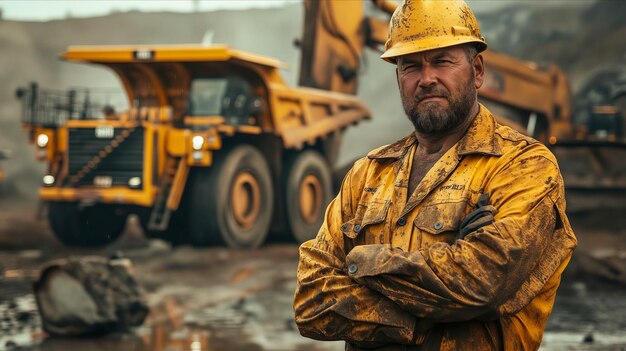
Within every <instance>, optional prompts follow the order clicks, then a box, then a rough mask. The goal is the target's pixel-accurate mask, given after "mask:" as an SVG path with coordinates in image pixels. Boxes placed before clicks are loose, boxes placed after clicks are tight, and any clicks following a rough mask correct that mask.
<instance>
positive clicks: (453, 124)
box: [401, 72, 476, 135]
mask: <svg viewBox="0 0 626 351" xmlns="http://www.w3.org/2000/svg"><path fill="white" fill-rule="evenodd" d="M472 73H473V72H472ZM473 78H474V77H473V74H472V79H470V80H469V84H468V86H467V87H466V88H465V89H463V91H461V93H460V94H459V98H458V100H455V99H451V97H450V94H442V93H440V92H436V91H435V89H424V90H423V92H422V94H425V95H426V94H433V93H436V94H437V95H441V96H444V97H445V98H446V99H448V103H449V108H447V109H441V108H440V107H439V105H438V104H437V103H434V102H433V103H426V104H425V105H423V106H422V109H421V110H422V111H421V112H420V111H419V110H418V101H419V97H416V98H413V99H412V101H405V99H404V95H403V94H401V96H402V106H403V107H404V112H405V113H406V115H407V117H409V120H410V121H411V123H413V127H415V130H416V131H417V132H418V133H421V134H429V135H441V134H445V133H447V132H449V131H452V130H454V129H455V128H457V127H458V126H459V125H461V124H463V122H465V121H466V120H467V119H468V118H470V116H469V113H470V111H471V109H472V106H473V104H474V101H475V99H476V87H475V86H474V79H473Z"/></svg>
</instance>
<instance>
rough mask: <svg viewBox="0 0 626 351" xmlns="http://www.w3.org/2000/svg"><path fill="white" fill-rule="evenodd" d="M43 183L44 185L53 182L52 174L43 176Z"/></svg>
mask: <svg viewBox="0 0 626 351" xmlns="http://www.w3.org/2000/svg"><path fill="white" fill-rule="evenodd" d="M43 184H44V185H46V186H50V185H52V184H54V176H53V175H50V174H48V175H45V176H43Z"/></svg>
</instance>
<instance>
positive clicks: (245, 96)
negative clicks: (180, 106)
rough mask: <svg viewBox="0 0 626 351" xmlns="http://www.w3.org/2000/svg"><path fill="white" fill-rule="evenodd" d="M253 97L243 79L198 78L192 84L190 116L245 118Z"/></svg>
mask: <svg viewBox="0 0 626 351" xmlns="http://www.w3.org/2000/svg"><path fill="white" fill-rule="evenodd" d="M251 96H252V92H251V87H250V85H249V84H248V82H246V81H245V80H244V79H243V78H240V77H220V78H197V79H194V80H193V81H192V82H191V93H190V103H191V106H190V114H191V115H192V116H218V115H220V116H224V117H244V116H247V114H248V112H249V111H248V109H249V104H250V101H251Z"/></svg>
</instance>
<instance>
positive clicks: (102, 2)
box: [0, 0, 300, 21]
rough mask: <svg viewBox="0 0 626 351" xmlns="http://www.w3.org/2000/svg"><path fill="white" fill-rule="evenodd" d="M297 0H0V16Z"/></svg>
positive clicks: (39, 17)
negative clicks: (0, 14) (0, 12)
mask: <svg viewBox="0 0 626 351" xmlns="http://www.w3.org/2000/svg"><path fill="white" fill-rule="evenodd" d="M288 3H300V0H82V1H81V0H63V1H56V0H0V9H2V17H3V18H4V19H7V20H18V21H49V20H55V19H63V18H66V17H67V16H70V17H93V16H103V15H106V14H108V13H110V12H112V11H122V12H125V11H131V10H140V11H176V12H191V11H194V10H198V11H211V10H219V9H244V8H252V7H257V8H259V7H264V8H267V7H276V6H284V5H285V4H288Z"/></svg>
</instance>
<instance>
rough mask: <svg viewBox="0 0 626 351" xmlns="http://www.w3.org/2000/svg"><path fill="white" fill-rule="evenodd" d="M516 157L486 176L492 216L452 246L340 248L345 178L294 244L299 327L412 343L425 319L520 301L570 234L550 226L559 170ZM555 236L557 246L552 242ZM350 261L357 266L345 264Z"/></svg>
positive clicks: (493, 311) (547, 272)
mask: <svg viewBox="0 0 626 351" xmlns="http://www.w3.org/2000/svg"><path fill="white" fill-rule="evenodd" d="M520 161H521V160H520ZM527 161H532V162H531V163H530V165H531V167H528V164H529V163H528V162H527ZM524 162H525V167H519V164H511V165H510V167H507V168H505V169H504V170H502V171H500V172H499V173H498V175H496V176H494V177H493V179H491V180H490V182H489V187H488V189H486V190H487V191H488V192H489V193H490V194H491V199H492V204H493V205H494V206H495V207H496V208H498V214H497V215H496V217H495V221H494V222H493V223H492V224H490V225H486V226H484V227H482V228H481V229H479V230H477V231H474V232H472V233H470V234H469V235H467V236H466V237H465V238H464V239H463V240H457V241H455V242H454V243H453V244H452V245H449V244H447V243H436V244H434V245H432V246H430V247H427V248H422V249H420V250H418V251H415V252H405V251H402V250H399V249H394V248H391V247H389V246H388V245H362V246H357V247H355V248H354V249H353V250H352V251H351V252H350V253H349V254H348V255H347V256H346V255H345V253H344V248H343V236H342V233H341V231H339V230H338V228H339V226H340V225H341V223H343V222H345V220H346V218H344V217H345V214H346V212H348V211H346V209H347V208H350V207H351V205H352V204H350V203H348V202H349V201H350V198H351V196H350V194H349V191H350V189H353V187H352V186H354V184H350V177H349V176H348V177H346V181H345V182H344V188H343V189H342V192H341V193H340V195H339V196H338V198H337V199H335V200H334V201H333V203H331V205H330V206H329V208H328V211H327V214H326V221H325V223H324V225H323V227H322V229H321V230H320V233H319V235H318V237H317V238H316V239H315V240H314V241H311V242H307V243H305V244H304V245H303V246H302V248H301V251H300V255H301V261H300V266H299V268H298V283H299V284H298V289H297V291H296V297H295V303H294V306H295V311H296V322H297V323H298V325H299V327H300V331H301V333H302V334H303V335H305V336H309V337H313V338H317V339H322V340H347V341H355V342H381V343H385V342H387V343H399V344H418V343H421V341H423V340H424V337H425V333H426V331H427V330H428V327H429V326H430V325H432V324H431V323H433V322H458V321H465V320H470V319H486V320H489V319H496V318H498V317H500V316H502V315H505V314H514V313H516V312H517V311H519V310H520V309H521V308H523V307H524V306H526V305H527V304H528V303H529V302H530V301H531V300H532V299H533V298H534V297H535V296H536V295H537V294H538V293H539V292H540V291H541V288H542V287H543V285H544V283H545V281H547V279H549V278H550V276H551V275H552V274H553V273H554V271H555V270H556V269H557V267H558V266H559V265H560V264H561V262H562V261H563V260H565V259H566V258H567V257H569V255H570V254H571V250H572V249H573V246H574V245H575V242H557V243H555V242H554V240H557V239H558V240H566V239H567V237H566V236H565V237H563V238H560V237H559V238H557V237H555V235H553V234H554V233H555V232H556V231H555V229H557V228H558V227H559V226H562V225H563V223H562V217H563V213H561V212H562V211H561V210H560V209H559V207H560V206H557V205H556V203H557V202H558V201H561V199H560V198H559V196H561V195H562V183H561V180H560V179H561V178H560V176H559V172H558V169H557V168H556V166H555V165H554V164H553V163H551V161H550V160H548V159H546V158H544V157H533V158H529V159H527V160H525V161H524ZM531 175H533V177H530V176H531ZM533 178H535V179H534V180H533ZM544 178H545V179H544ZM346 187H348V189H346ZM356 188H357V189H358V185H357V187H356ZM342 209H343V211H342ZM342 213H343V214H344V215H343V216H342V215H341V214H342ZM347 215H348V216H350V215H351V214H350V213H348V214H347ZM348 219H349V218H348ZM555 244H556V246H557V247H558V246H559V245H561V244H562V248H561V249H560V250H557V251H554V248H553V246H554V245H555ZM551 247H552V248H551ZM349 264H356V265H357V266H358V270H357V271H356V272H354V273H353V274H349V273H347V272H346V268H345V267H347V266H348V265H349ZM522 286H523V289H521V287H522Z"/></svg>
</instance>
